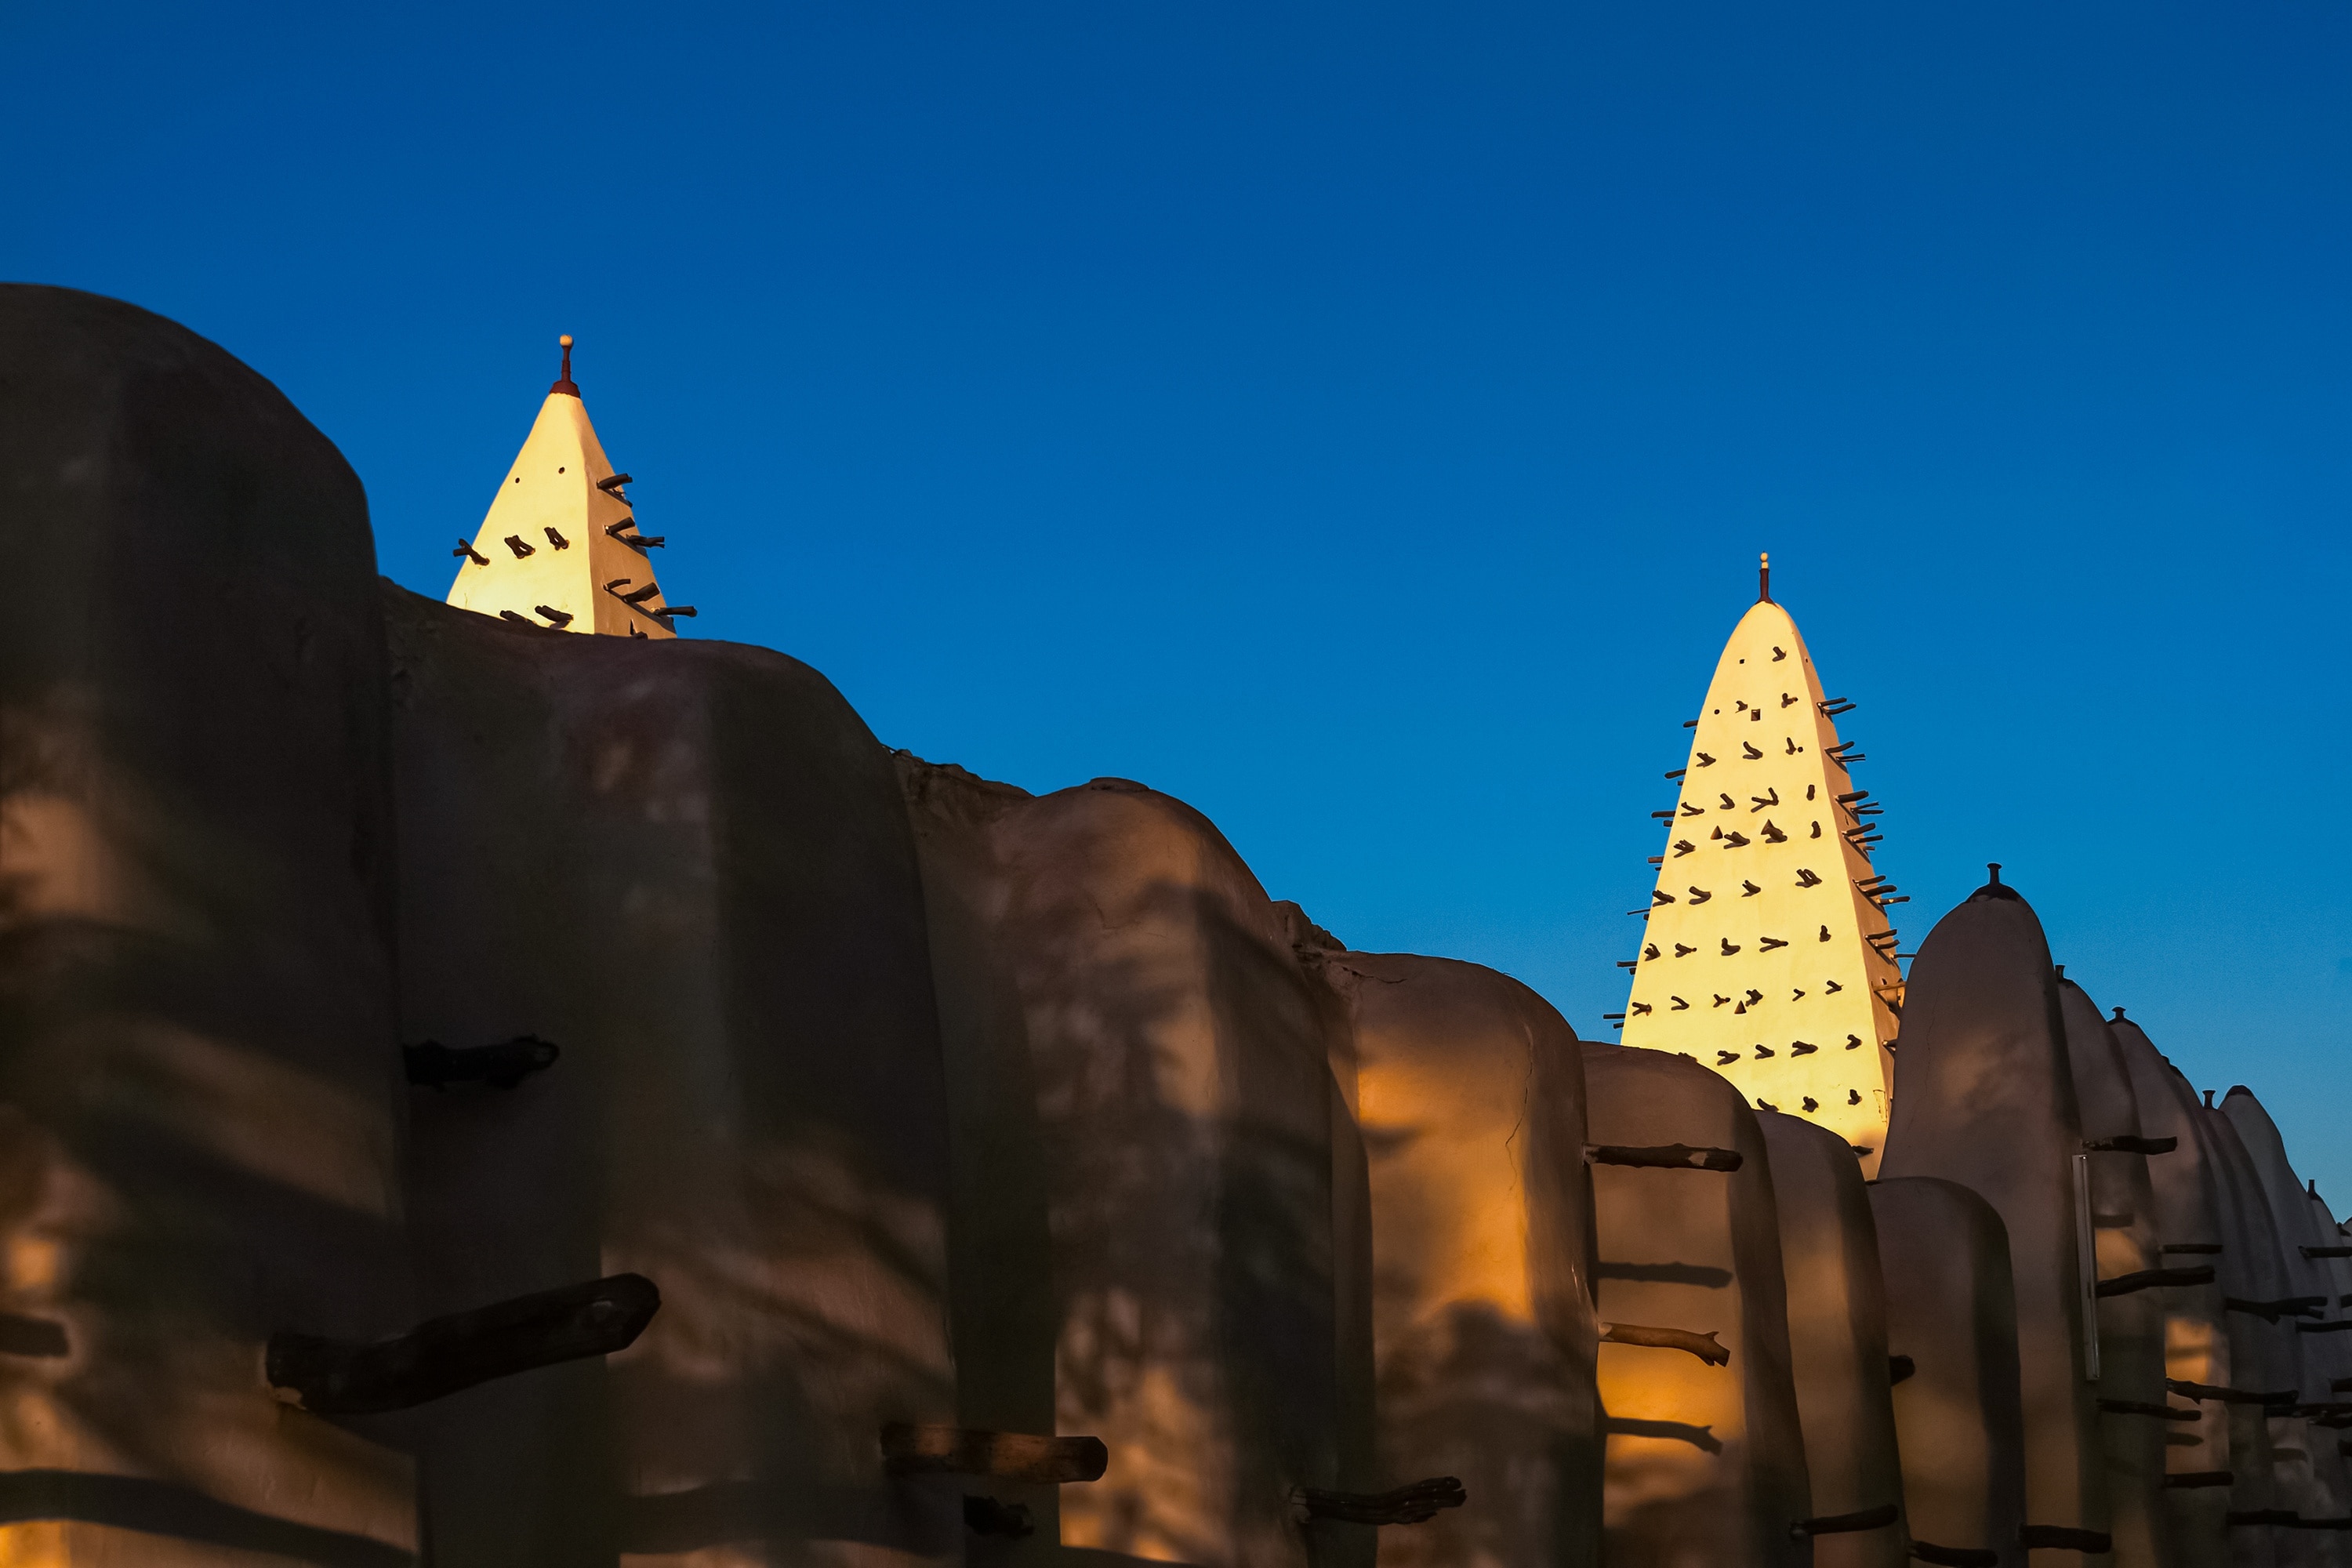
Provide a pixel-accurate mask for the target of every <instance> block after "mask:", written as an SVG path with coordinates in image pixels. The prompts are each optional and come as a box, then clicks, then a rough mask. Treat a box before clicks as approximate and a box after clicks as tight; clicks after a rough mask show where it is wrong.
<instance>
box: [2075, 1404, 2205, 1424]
mask: <svg viewBox="0 0 2352 1568" xmlns="http://www.w3.org/2000/svg"><path fill="white" fill-rule="evenodd" d="M2099 1408H2100V1409H2102V1410H2104V1411H2105V1412H2106V1413H2107V1414H2108V1415H2152V1416H2154V1417H2155V1418H2156V1419H2157V1420H2158V1421H2194V1420H2197V1419H2198V1418H2199V1414H2198V1412H2197V1411H2196V1410H2194V1409H2191V1408H2189V1407H2188V1406H2186V1405H2156V1404H2151V1403H2150V1402H2149V1401H2147V1400H2145V1399H2102V1400H2100V1401H2099Z"/></svg>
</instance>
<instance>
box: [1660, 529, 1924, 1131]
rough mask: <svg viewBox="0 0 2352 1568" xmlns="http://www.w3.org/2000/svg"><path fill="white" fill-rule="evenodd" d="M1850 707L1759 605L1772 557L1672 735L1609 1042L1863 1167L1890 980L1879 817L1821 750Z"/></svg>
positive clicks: (1890, 1064)
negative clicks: (1817, 1138)
mask: <svg viewBox="0 0 2352 1568" xmlns="http://www.w3.org/2000/svg"><path fill="white" fill-rule="evenodd" d="M1852 706H1853V704H1851V703H1848V702H1846V701H1845V700H1843V699H1842V698H1841V699H1837V700H1830V699H1826V698H1824V697H1823V696H1822V682H1821V678H1820V676H1819V674H1818V673H1817V672H1816V671H1815V670H1814V668H1813V661H1812V659H1811V658H1810V657H1808V656H1807V654H1806V652H1805V639H1804V638H1803V637H1801V636H1799V635H1798V633H1797V623H1796V622H1795V621H1793V620H1791V619H1790V618H1789V612H1788V611H1786V610H1784V609H1782V608H1781V607H1780V605H1776V604H1774V603H1773V602H1772V579H1771V559H1770V557H1769V556H1767V557H1765V558H1764V560H1763V563H1762V564H1761V566H1760V568H1759V573H1758V584H1757V598H1756V604H1755V605H1754V607H1753V608H1751V609H1749V611H1748V613H1747V614H1746V615H1745V616H1741V617H1740V619H1739V625H1738V626H1735V627H1734V628H1732V633H1731V641H1730V642H1729V643H1727V644H1726V645H1725V647H1724V650H1723V657H1722V658H1720V659H1718V660H1717V661H1716V666H1715V679H1714V680H1713V681H1712V682H1710V683H1709V684H1708V686H1707V689H1706V707H1705V708H1704V709H1702V710H1700V712H1699V716H1698V717H1697V718H1696V719H1695V720H1691V721H1688V724H1687V726H1686V727H1688V728H1690V729H1693V730H1695V731H1696V734H1695V735H1694V736H1693V737H1692V741H1691V752H1690V759H1689V761H1688V762H1687V763H1685V765H1684V766H1683V767H1681V768H1677V769H1675V771H1674V772H1673V773H1668V774H1667V775H1666V777H1668V778H1669V779H1679V780H1681V781H1682V798H1681V799H1680V800H1678V801H1677V802H1676V803H1675V808H1674V810H1672V811H1670V812H1665V811H1662V812H1659V813H1657V815H1658V816H1661V817H1667V818H1671V821H1670V822H1669V823H1668V826H1667V828H1666V845H1665V850H1664V854H1662V855H1659V856H1656V857H1654V860H1653V863H1654V864H1655V865H1657V866H1658V868H1659V869H1658V884H1657V889H1656V890H1655V891H1654V892H1653V893H1652V894H1651V895H1650V900H1651V906H1650V908H1649V909H1648V910H1646V911H1636V912H1637V913H1643V914H1645V915H1646V917H1647V921H1648V926H1647V929H1646V931H1645V932H1644V938H1643V947H1642V955H1641V957H1640V958H1638V959H1636V960H1633V964H1632V967H1633V996H1632V999H1631V1000H1630V1001H1629V1002H1628V1003H1627V1004H1626V1007H1625V1015H1626V1016H1625V1036H1624V1038H1625V1044H1627V1045H1629V1046H1641V1047H1648V1048H1650V1049H1652V1050H1661V1051H1678V1052H1681V1053H1683V1054H1684V1055H1686V1056H1690V1057H1694V1058H1697V1059H1698V1060H1699V1061H1700V1062H1703V1063H1705V1064H1706V1066H1708V1067H1711V1068H1714V1069H1715V1070H1716V1071H1717V1072H1719V1073H1721V1074H1722V1075H1723V1076H1724V1077H1725V1078H1727V1079H1730V1080H1731V1081H1732V1082H1733V1083H1735V1084H1738V1086H1739V1091H1740V1093H1742V1094H1744V1095H1746V1096H1748V1098H1749V1099H1750V1100H1753V1101H1754V1102H1755V1103H1756V1104H1758V1105H1759V1106H1763V1107H1766V1108H1769V1109H1772V1110H1785V1111H1787V1112H1789V1113H1790V1114H1791V1115H1795V1116H1804V1117H1808V1118H1810V1119H1811V1120H1813V1121H1818V1122H1820V1123H1822V1125H1823V1126H1825V1127H1827V1128H1829V1129H1830V1130H1831V1131H1834V1132H1835V1133H1837V1134H1838V1136H1840V1137H1841V1138H1843V1139H1844V1140H1845V1141H1846V1142H1848V1143H1851V1144H1853V1146H1854V1148H1855V1149H1856V1150H1857V1151H1867V1152H1864V1153H1863V1163H1864V1170H1865V1173H1872V1172H1874V1171H1875V1170H1876V1169H1877V1163H1878V1154H1877V1152H1878V1150H1879V1149H1880V1148H1881V1147H1883V1146H1884V1144H1885V1131H1886V1113H1887V1105H1886V1097H1887V1089H1888V1086H1889V1085H1890V1084H1891V1083H1892V1082H1893V1080H1894V1059H1895V1058H1894V1057H1893V1056H1892V1055H1891V1054H1890V1053H1889V1051H1888V1050H1887V1048H1886V1045H1887V1042H1888V1041H1890V1040H1892V1039H1894V1038H1895V1025H1896V1022H1897V1020H1898V1018H1899V1016H1900V1011H1901V1008H1902V1005H1903V974H1902V971H1901V970H1900V969H1899V968H1898V967H1897V966H1896V964H1895V931H1894V928H1893V927H1891V926H1889V925H1888V924H1887V923H1886V908H1887V906H1888V905H1889V904H1894V903H1903V902H1906V901H1907V900H1904V899H1901V898H1897V897H1896V896H1895V884H1893V883H1892V882H1889V881H1888V880H1886V879H1885V878H1884V877H1882V876H1880V875H1878V874H1877V873H1876V872H1874V870H1873V869H1872V867H1871V861H1870V851H1871V845H1872V844H1873V843H1874V841H1875V839H1876V837H1877V832H1876V829H1875V828H1874V826H1873V825H1872V821H1871V819H1872V818H1873V817H1874V816H1876V815H1877V813H1878V807H1877V806H1875V805H1870V804H1868V802H1869V796H1870V792H1869V791H1868V790H1864V789H1858V788H1856V787H1855V785H1854V783H1853V777H1852V775H1851V773H1850V772H1849V770H1850V769H1851V768H1852V766H1853V763H1857V762H1859V761H1861V760H1862V759H1861V757H1860V756H1859V754H1857V753H1855V752H1853V750H1852V745H1853V742H1840V741H1839V740H1838V735H1837V725H1836V723H1835V718H1836V716H1837V715H1838V714H1840V713H1843V712H1844V711H1845V710H1847V709H1848V708H1850V707H1852Z"/></svg>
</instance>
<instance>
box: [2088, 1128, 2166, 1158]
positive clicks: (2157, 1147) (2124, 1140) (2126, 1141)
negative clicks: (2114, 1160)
mask: <svg viewBox="0 0 2352 1568" xmlns="http://www.w3.org/2000/svg"><path fill="white" fill-rule="evenodd" d="M2083 1147H2084V1148H2085V1149H2087V1150H2089V1151H2090V1152H2092V1153H2094V1154H2169V1153H2171V1152H2173V1151H2174V1150H2175V1149H2178V1148H2179V1147H2180V1140H2179V1139H2178V1138H2142V1137H2139V1136H2138V1135H2137V1134H2136V1133H2130V1132H2119V1133H2117V1134H2116V1136H2114V1137H2113V1138H2085V1139H2084V1140H2083Z"/></svg>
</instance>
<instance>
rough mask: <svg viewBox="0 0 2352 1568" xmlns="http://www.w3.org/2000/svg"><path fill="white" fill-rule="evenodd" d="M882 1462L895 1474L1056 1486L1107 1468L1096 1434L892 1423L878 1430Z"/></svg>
mask: <svg viewBox="0 0 2352 1568" xmlns="http://www.w3.org/2000/svg"><path fill="white" fill-rule="evenodd" d="M882 1465H883V1468H885V1469H887V1470H888V1471H889V1472H890V1473H891V1474H892V1475H894V1476H919V1475H952V1476H987V1477H990V1478H992V1479H996V1480H1003V1481H1034V1482H1036V1483H1039V1484H1041V1485H1056V1484H1060V1483H1063V1482H1068V1481H1094V1480H1100V1479H1102V1473H1103V1471H1104V1470H1105V1469H1107V1468H1109V1465H1110V1450H1109V1449H1108V1447H1104V1446H1103V1440H1102V1439H1101V1438H1099V1437H1040V1436H1033V1435H1032V1434H1030V1433H1027V1432H983V1431H979V1430H976V1429H974V1428H972V1427H969V1426H910V1425H909V1424H908V1423H906V1422H904V1421H893V1422H892V1423H890V1425H888V1426H885V1427H883V1428H882Z"/></svg>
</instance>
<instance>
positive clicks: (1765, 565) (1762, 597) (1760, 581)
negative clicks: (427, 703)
mask: <svg viewBox="0 0 2352 1568" xmlns="http://www.w3.org/2000/svg"><path fill="white" fill-rule="evenodd" d="M1756 602H1757V603H1758V604H1759V605H1769V604H1770V603H1771V602H1772V552H1770V551H1769V550H1763V551H1759V552H1757V555H1756Z"/></svg>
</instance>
